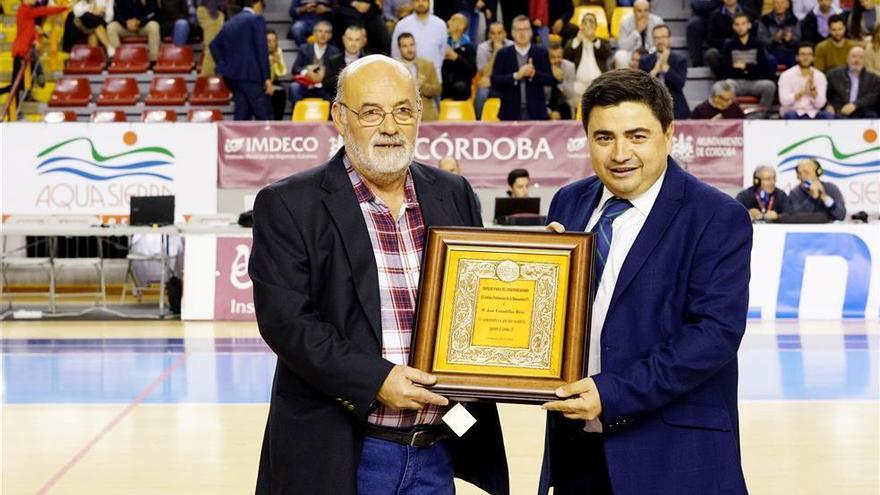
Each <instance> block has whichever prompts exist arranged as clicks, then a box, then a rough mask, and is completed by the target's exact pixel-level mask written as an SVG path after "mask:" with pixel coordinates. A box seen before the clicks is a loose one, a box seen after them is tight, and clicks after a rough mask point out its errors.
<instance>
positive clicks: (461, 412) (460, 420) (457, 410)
mask: <svg viewBox="0 0 880 495" xmlns="http://www.w3.org/2000/svg"><path fill="white" fill-rule="evenodd" d="M442 419H443V422H444V423H446V424H447V425H448V426H449V428H450V429H452V431H453V432H455V434H456V435H458V436H462V435H464V434H465V433H466V432H467V431H468V430H470V429H471V426H474V423H476V422H477V418H475V417H473V415H471V413H470V411H468V410H467V409H465V407H464V406H463V405H461V403H460V402H459V403H458V404H456V405H454V406H453V407H452V409H450V410H449V412H447V413H446V414H444V415H443V418H442Z"/></svg>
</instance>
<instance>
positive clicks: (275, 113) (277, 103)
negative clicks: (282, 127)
mask: <svg viewBox="0 0 880 495" xmlns="http://www.w3.org/2000/svg"><path fill="white" fill-rule="evenodd" d="M285 107H287V91H286V90H285V89H284V88H283V87H276V88H275V91H273V92H272V118H273V119H274V120H281V119H283V118H284V109H285Z"/></svg>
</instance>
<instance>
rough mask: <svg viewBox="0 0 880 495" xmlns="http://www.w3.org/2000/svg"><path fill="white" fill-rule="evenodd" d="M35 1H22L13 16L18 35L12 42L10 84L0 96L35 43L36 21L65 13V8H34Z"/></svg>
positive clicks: (0, 92)
mask: <svg viewBox="0 0 880 495" xmlns="http://www.w3.org/2000/svg"><path fill="white" fill-rule="evenodd" d="M35 3H36V0H22V1H21V5H19V6H18V14H16V16H15V23H16V25H17V28H18V34H17V35H16V36H15V41H13V42H12V57H13V58H12V82H11V83H10V84H9V85H8V86H5V87H3V88H0V94H2V93H8V92H9V91H10V90H11V89H12V85H13V84H15V78H16V77H17V76H18V72H19V71H20V70H21V69H22V66H23V65H24V60H25V57H27V56H28V53H29V52H30V50H31V45H33V44H34V43H35V42H36V41H37V25H36V24H37V23H36V20H37V19H39V18H41V17H47V16H50V15H55V14H60V13H62V12H66V11H67V7H64V6H59V7H35V6H34V4H35Z"/></svg>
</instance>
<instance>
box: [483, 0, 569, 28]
mask: <svg viewBox="0 0 880 495" xmlns="http://www.w3.org/2000/svg"><path fill="white" fill-rule="evenodd" d="M563 1H565V0H563ZM498 8H499V9H500V10H501V15H502V18H501V21H502V22H504V30H505V31H507V32H508V33H513V27H512V26H513V20H514V19H516V18H517V17H519V16H521V15H524V16H526V17H528V15H529V2H528V0H498ZM531 25H532V21H531V20H529V26H531Z"/></svg>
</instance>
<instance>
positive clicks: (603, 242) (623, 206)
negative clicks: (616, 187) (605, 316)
mask: <svg viewBox="0 0 880 495" xmlns="http://www.w3.org/2000/svg"><path fill="white" fill-rule="evenodd" d="M630 208H632V203H630V202H629V201H627V200H625V199H621V198H617V197H613V198H611V199H609V200H608V201H607V202H606V203H605V208H604V209H603V210H602V215H601V216H600V217H599V221H598V222H596V225H594V226H593V230H592V231H591V232H593V233H595V234H596V262H595V264H594V267H595V270H596V278H595V281H594V284H593V296H594V297H595V295H596V290H597V289H598V288H599V283H600V282H601V281H602V272H604V271H605V263H606V261H607V260H608V251H609V250H610V249H611V234H612V233H613V229H612V228H611V223H612V222H614V219H615V218H617V217H619V216H620V215H623V213H624V212H625V211H626V210H628V209H630Z"/></svg>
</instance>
